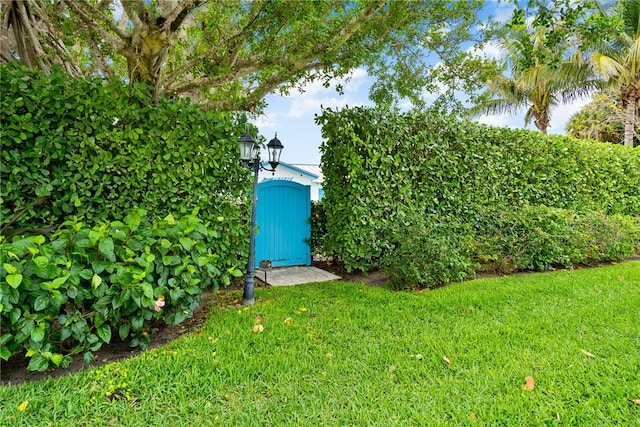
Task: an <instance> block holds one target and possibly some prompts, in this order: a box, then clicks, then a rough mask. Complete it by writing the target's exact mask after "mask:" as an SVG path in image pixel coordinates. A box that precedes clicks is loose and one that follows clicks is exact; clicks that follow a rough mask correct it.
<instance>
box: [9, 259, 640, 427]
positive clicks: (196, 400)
mask: <svg viewBox="0 0 640 427" xmlns="http://www.w3.org/2000/svg"><path fill="white" fill-rule="evenodd" d="M235 296H236V297H237V295H235ZM256 297H257V300H256V301H257V303H256V305H254V306H253V307H250V308H243V307H233V308H227V307H226V306H224V304H221V305H220V307H218V308H216V309H214V311H213V314H212V316H211V317H210V319H209V320H208V321H207V323H206V324H205V325H204V326H203V328H202V329H201V331H200V332H197V333H193V334H188V335H185V336H183V337H182V338H181V339H179V340H177V341H174V342H172V343H170V344H168V345H166V346H164V347H160V348H157V349H155V350H152V351H149V352H146V353H144V354H142V355H141V356H140V357H135V358H132V359H129V360H126V361H123V362H121V363H115V364H111V365H105V366H102V367H99V368H94V369H91V370H88V371H85V372H81V373H78V374H74V375H70V376H68V377H64V378H59V379H55V380H45V381H41V382H38V383H33V384H27V385H23V386H11V387H2V388H0V413H1V416H0V425H3V426H10V425H24V426H38V425H55V426H78V425H96V426H108V425H118V426H119V425H132V426H133V425H135V426H151V425H153V426H156V425H158V426H159V425H163V426H173V425H175V426H182V425H184V426H193V427H197V426H200V425H221V426H253V425H255V426H300V425H309V426H318V425H329V426H347V425H368V426H369V425H373V426H393V425H407V426H427V425H428V426H437V425H443V426H460V425H514V426H533V425H567V426H577V425H584V426H606V425H640V405H637V404H635V403H633V402H632V400H633V399H640V262H637V261H634V262H627V263H623V264H618V265H614V266H609V267H602V268H597V269H588V270H574V271H557V272H553V273H543V274H527V275H520V276H513V277H506V278H498V279H482V280H474V281H470V282H466V283H461V284H454V285H451V286H448V287H445V288H441V289H437V290H432V291H424V292H418V293H409V292H391V291H388V290H385V289H381V288H373V287H366V286H364V285H362V284H356V283H343V282H330V283H322V284H313V285H302V286H297V287H288V288H273V289H262V288H261V289H257V291H256ZM258 322H261V324H262V325H263V326H264V331H263V332H257V333H254V332H252V329H253V328H254V326H255V325H256V324H258ZM445 357H446V359H447V360H448V361H450V364H447V363H446V361H445ZM527 376H530V377H532V378H533V379H534V381H535V388H534V389H533V390H525V389H524V388H523V386H524V385H525V378H526V377H527ZM25 401H28V402H29V403H28V404H27V406H26V408H24V410H23V411H20V410H19V406H20V404H21V403H23V402H25ZM23 406H24V405H23ZM20 409H22V408H20Z"/></svg>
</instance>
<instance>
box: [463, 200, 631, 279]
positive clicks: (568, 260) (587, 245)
mask: <svg viewBox="0 0 640 427" xmlns="http://www.w3.org/2000/svg"><path fill="white" fill-rule="evenodd" d="M468 242H470V243H469V250H470V252H471V253H472V257H473V259H474V260H475V261H477V262H478V263H480V264H482V265H483V267H482V269H483V270H493V271H499V272H503V273H507V272H512V271H516V270H535V271H540V270H545V269H548V268H550V267H570V266H572V265H575V264H593V263H598V262H602V261H611V260H620V259H624V258H627V257H630V256H633V255H635V254H636V253H637V252H638V251H640V220H634V218H633V217H629V216H623V215H611V216H607V215H604V214H603V213H602V212H588V213H585V214H577V213H575V212H572V211H568V210H565V209H557V208H548V207H544V206H523V207H520V208H515V209H507V208H501V209H500V208H492V209H486V210H484V211H481V212H479V213H478V215H477V218H476V221H475V223H474V231H473V238H472V239H470V240H469V241H468Z"/></svg>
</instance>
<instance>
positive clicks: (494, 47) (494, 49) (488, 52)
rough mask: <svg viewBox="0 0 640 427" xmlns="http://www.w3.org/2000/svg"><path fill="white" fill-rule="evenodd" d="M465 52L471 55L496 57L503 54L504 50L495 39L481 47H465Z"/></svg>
mask: <svg viewBox="0 0 640 427" xmlns="http://www.w3.org/2000/svg"><path fill="white" fill-rule="evenodd" d="M467 52H468V53H469V54H471V55H475V56H479V57H484V58H488V59H498V58H500V57H502V56H504V54H505V52H504V50H503V49H502V48H501V47H500V44H499V43H498V42H496V41H490V42H488V43H486V44H485V45H484V46H483V47H482V48H478V47H477V46H472V47H470V48H469V49H467Z"/></svg>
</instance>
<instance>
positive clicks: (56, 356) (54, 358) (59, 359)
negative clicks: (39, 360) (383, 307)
mask: <svg viewBox="0 0 640 427" xmlns="http://www.w3.org/2000/svg"><path fill="white" fill-rule="evenodd" d="M63 360H64V356H63V355H61V354H60V353H55V354H53V355H51V362H53V364H54V365H56V366H60V364H61V363H62V361H63Z"/></svg>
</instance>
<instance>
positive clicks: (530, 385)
mask: <svg viewBox="0 0 640 427" xmlns="http://www.w3.org/2000/svg"><path fill="white" fill-rule="evenodd" d="M522 388H523V389H525V390H528V391H531V390H533V389H534V388H536V382H535V380H534V379H533V377H526V378H525V379H524V386H522Z"/></svg>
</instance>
